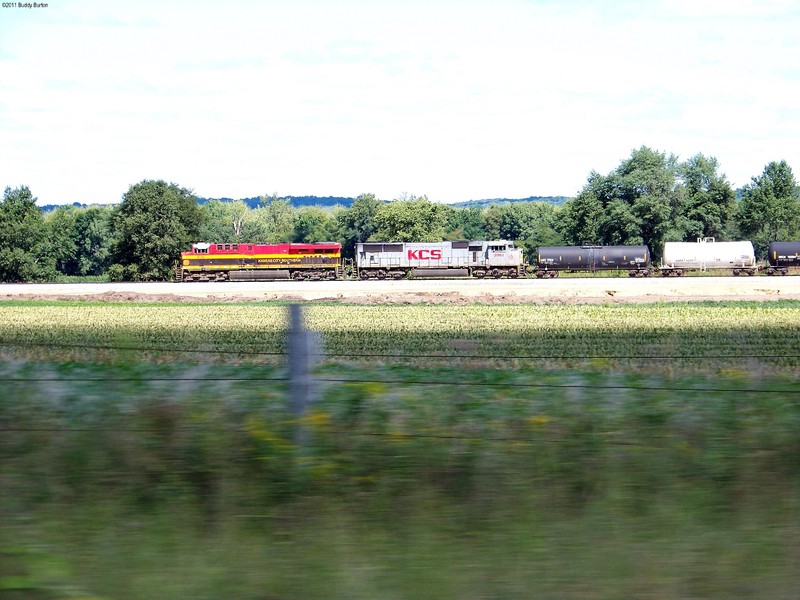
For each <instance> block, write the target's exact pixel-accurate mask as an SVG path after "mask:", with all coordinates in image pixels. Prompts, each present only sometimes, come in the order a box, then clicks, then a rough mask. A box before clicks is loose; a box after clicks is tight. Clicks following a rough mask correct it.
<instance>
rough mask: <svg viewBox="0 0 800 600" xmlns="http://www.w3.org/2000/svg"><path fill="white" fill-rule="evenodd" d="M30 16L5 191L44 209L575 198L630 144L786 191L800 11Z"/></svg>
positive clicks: (428, 0)
mask: <svg viewBox="0 0 800 600" xmlns="http://www.w3.org/2000/svg"><path fill="white" fill-rule="evenodd" d="M13 4H16V5H17V6H11V5H13ZM25 4H29V5H30V6H31V7H30V8H28V7H25ZM37 4H46V6H38V7H34V6H33V5H34V3H25V2H16V3H14V2H10V3H4V4H3V8H0V82H2V83H0V185H1V186H2V187H3V188H5V187H6V186H9V187H12V188H15V187H18V186H21V185H26V186H28V187H29V188H30V189H31V191H32V193H33V194H34V196H36V197H37V198H38V202H39V204H40V205H43V204H62V203H72V202H80V203H86V204H92V203H102V204H106V203H115V202H119V201H120V200H121V198H122V196H123V195H124V194H125V192H126V191H127V190H128V189H129V187H130V186H131V185H133V184H135V183H138V182H140V181H142V180H145V179H164V180H166V181H169V182H174V183H177V184H178V185H180V186H182V187H185V188H189V189H191V190H193V191H194V193H195V194H197V195H198V196H203V197H209V198H221V197H230V198H247V197H253V196H259V195H272V194H277V195H278V196H305V195H309V196H345V197H355V196H358V195H359V194H365V193H371V194H375V195H376V196H377V197H378V198H380V199H384V200H391V199H396V198H401V197H408V196H412V195H413V196H423V195H424V196H427V197H428V198H429V199H430V200H432V201H436V202H461V201H466V200H473V199H491V198H526V197H530V196H575V195H576V194H577V193H578V192H579V191H580V190H581V189H582V188H583V186H584V185H585V184H586V181H587V178H588V177H589V175H590V174H591V173H592V171H596V172H598V173H601V174H608V173H610V172H611V171H612V170H614V169H615V168H616V167H618V166H619V165H620V163H621V162H622V161H623V160H625V159H627V158H629V157H630V155H631V152H632V151H633V150H634V149H638V148H640V147H642V146H647V147H648V148H651V149H654V150H657V151H659V152H664V153H666V154H668V155H669V154H674V155H676V156H677V157H678V158H679V159H680V160H686V159H688V158H690V157H692V156H695V155H697V154H699V153H702V154H704V155H705V156H708V157H714V158H716V159H717V161H718V162H719V170H720V172H721V173H724V174H725V175H726V176H727V178H728V181H729V182H730V183H731V184H732V185H733V186H734V187H741V186H743V185H745V184H747V183H749V182H750V181H751V179H752V178H753V177H756V176H758V175H760V174H761V173H762V172H763V170H764V167H765V166H766V165H767V164H768V163H769V162H771V161H779V160H786V161H787V162H788V163H789V165H790V166H791V167H792V169H793V170H794V172H795V176H796V177H799V178H800V143H799V142H800V114H798V113H799V112H800V60H799V59H800V35H798V31H800V2H797V1H796V0H754V1H750V0H741V1H737V0H663V1H659V0H636V1H631V0H458V1H450V0H261V1H256V0H252V1H250V0H226V1H225V2H206V1H204V0H191V1H186V2H184V1H180V0H159V1H158V2H154V1H151V0H136V1H135V2H134V1H130V0H102V1H97V0H49V1H47V2H45V3H37Z"/></svg>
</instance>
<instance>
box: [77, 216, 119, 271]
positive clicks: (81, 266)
mask: <svg viewBox="0 0 800 600" xmlns="http://www.w3.org/2000/svg"><path fill="white" fill-rule="evenodd" d="M113 217H114V208H113V207H110V206H92V207H89V208H83V209H79V210H78V213H77V215H76V217H75V230H74V241H75V247H76V251H77V252H76V257H77V262H78V268H77V273H76V275H102V274H103V273H105V271H106V269H107V268H108V265H109V262H110V260H111V253H112V250H113V242H114V240H113V237H112V231H111V221H112V218H113Z"/></svg>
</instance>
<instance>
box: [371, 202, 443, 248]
mask: <svg viewBox="0 0 800 600" xmlns="http://www.w3.org/2000/svg"><path fill="white" fill-rule="evenodd" d="M446 211H447V209H446V207H445V206H444V205H443V204H435V203H433V202H431V201H430V200H428V198H427V197H425V196H420V197H416V196H410V197H408V198H402V199H400V200H395V201H394V202H388V203H386V204H383V205H382V206H381V207H380V208H379V209H378V212H377V214H376V215H375V233H374V234H373V235H372V238H374V239H375V240H380V241H386V242H440V241H441V240H442V239H443V237H444V233H445V231H444V229H445V221H446Z"/></svg>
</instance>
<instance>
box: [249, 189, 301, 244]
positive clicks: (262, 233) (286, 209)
mask: <svg viewBox="0 0 800 600" xmlns="http://www.w3.org/2000/svg"><path fill="white" fill-rule="evenodd" d="M296 212H297V211H296V210H295V208H294V207H293V206H292V203H291V201H289V200H286V199H284V198H278V196H277V195H276V194H272V195H271V196H261V206H259V207H258V208H257V209H256V210H254V211H252V215H253V217H254V220H255V221H256V222H255V223H252V224H250V227H249V228H246V229H243V235H244V232H247V233H248V234H249V235H253V234H254V233H255V234H256V235H257V238H256V239H261V240H263V241H265V242H271V243H279V242H291V241H292V239H293V238H294V220H295V214H296ZM256 232H257V233H256Z"/></svg>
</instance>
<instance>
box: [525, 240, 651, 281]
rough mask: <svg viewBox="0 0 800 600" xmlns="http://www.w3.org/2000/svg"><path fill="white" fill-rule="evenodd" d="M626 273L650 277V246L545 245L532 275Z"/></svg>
mask: <svg viewBox="0 0 800 600" xmlns="http://www.w3.org/2000/svg"><path fill="white" fill-rule="evenodd" d="M617 270H627V271H628V275H629V276H630V277H648V276H649V275H650V274H651V272H652V270H651V269H650V250H649V249H648V248H647V246H594V245H589V244H584V245H582V246H542V247H540V248H539V255H538V259H537V261H536V267H535V268H534V270H533V273H534V274H535V275H536V277H538V278H539V279H541V278H542V277H558V273H559V272H560V271H570V272H577V271H588V272H590V273H594V272H596V271H617Z"/></svg>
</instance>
